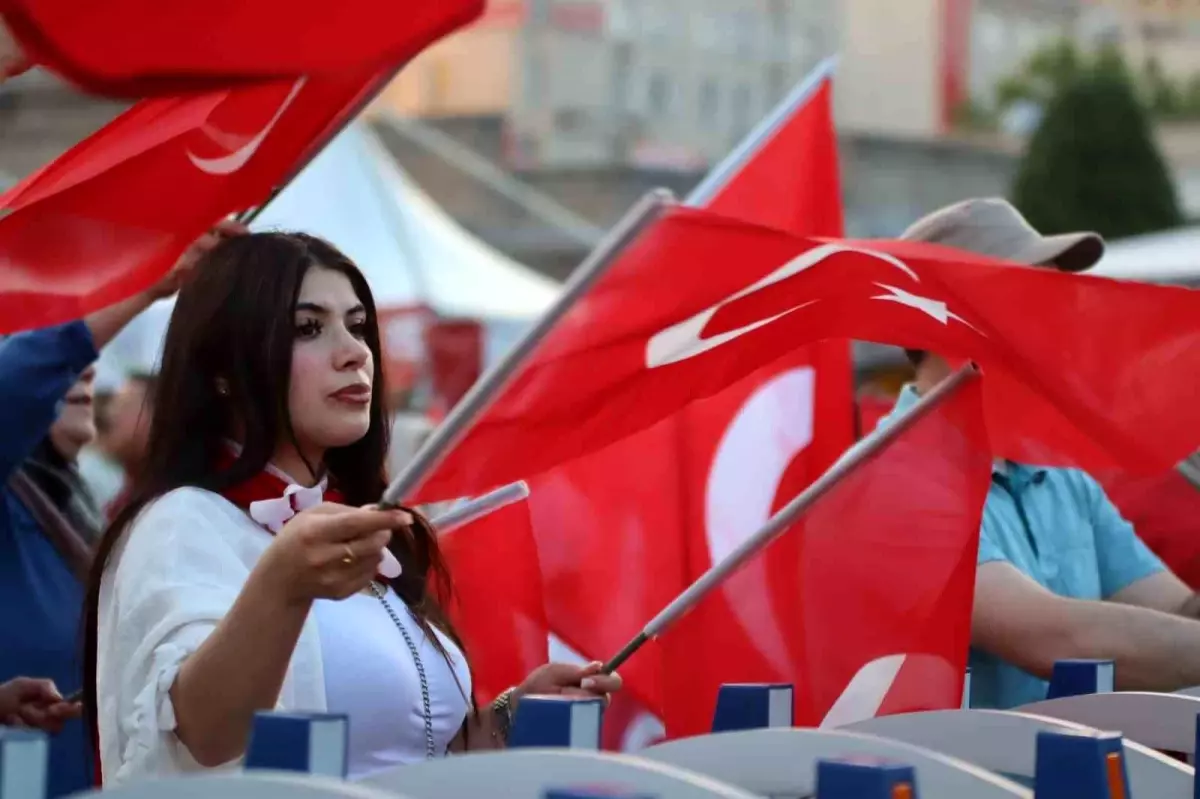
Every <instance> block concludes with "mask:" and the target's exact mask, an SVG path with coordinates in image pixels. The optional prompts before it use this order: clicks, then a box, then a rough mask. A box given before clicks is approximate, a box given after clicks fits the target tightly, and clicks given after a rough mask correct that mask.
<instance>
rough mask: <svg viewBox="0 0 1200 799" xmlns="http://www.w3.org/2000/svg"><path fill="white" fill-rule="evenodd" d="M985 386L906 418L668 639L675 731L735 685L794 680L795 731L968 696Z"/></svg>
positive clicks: (692, 726) (695, 727) (706, 721)
mask: <svg viewBox="0 0 1200 799" xmlns="http://www.w3.org/2000/svg"><path fill="white" fill-rule="evenodd" d="M980 383H981V381H980V380H979V379H972V380H969V381H968V382H966V383H964V384H962V385H960V386H959V387H958V388H957V389H956V390H954V391H953V392H951V393H950V394H949V395H947V396H945V397H944V398H943V399H942V400H941V401H940V402H938V403H937V404H936V405H935V406H934V407H932V408H930V409H929V410H928V411H927V412H926V413H924V414H922V415H920V416H918V417H917V418H916V420H915V421H914V422H912V423H911V424H910V425H908V426H906V427H904V428H897V431H898V437H897V438H895V439H893V440H892V441H891V442H890V443H888V444H887V445H886V446H885V447H883V448H881V449H880V450H879V451H877V452H876V453H875V454H874V455H872V456H870V457H869V458H868V459H867V460H866V461H865V462H863V463H862V464H860V465H858V467H857V468H855V469H853V470H852V471H850V472H849V473H848V474H847V475H846V477H844V478H843V479H842V480H841V481H840V482H839V483H837V484H836V485H835V486H834V487H833V488H832V489H831V490H829V491H828V492H827V493H825V494H824V495H822V496H821V497H820V498H819V499H817V500H816V501H815V503H814V504H813V505H812V506H811V507H810V508H809V509H808V511H807V512H806V513H804V514H803V515H802V516H801V518H800V519H798V520H797V521H796V523H795V524H793V525H792V526H791V528H790V529H789V530H788V531H787V532H785V533H784V534H783V535H782V536H781V537H780V538H779V539H777V540H775V541H774V542H773V543H772V544H770V545H769V546H768V547H767V548H766V549H764V550H763V551H762V552H760V553H759V554H757V555H756V556H754V557H753V558H751V560H750V561H748V562H747V563H746V564H745V565H744V566H743V568H742V569H741V570H739V572H738V573H736V574H735V575H733V577H732V578H731V579H730V580H729V581H728V582H726V583H725V584H724V585H723V586H722V587H721V588H720V589H718V590H717V591H716V592H714V593H712V594H710V595H709V596H707V597H706V598H704V599H703V600H701V602H700V603H699V604H698V605H697V606H696V607H695V608H694V609H693V610H692V611H691V612H690V613H688V614H687V615H685V616H684V617H683V618H682V619H680V620H679V621H678V622H677V623H676V624H675V626H674V627H672V628H671V629H670V630H668V631H667V632H666V633H664V635H663V636H662V639H661V640H660V641H659V643H660V645H661V652H662V656H663V658H664V664H663V670H664V673H665V674H668V675H670V678H669V679H664V680H663V685H664V697H663V700H664V704H665V714H666V715H665V717H666V720H667V734H668V736H669V737H672V738H674V737H679V736H687V735H696V734H700V733H703V732H706V731H708V729H709V728H710V726H711V723H712V713H713V709H714V707H715V702H716V695H717V690H718V689H719V688H720V686H721V685H722V684H723V683H730V682H786V683H792V684H793V685H794V687H795V708H794V711H795V723H796V725H798V726H817V725H820V724H822V723H824V724H828V725H835V724H843V723H849V722H851V721H855V720H860V719H863V718H871V717H873V716H876V715H883V714H888V713H901V712H909V711H916V710H928V709H939V708H947V707H958V706H959V705H960V702H961V698H962V688H963V674H964V672H965V669H966V659H967V649H968V645H969V643H970V625H971V603H972V595H973V591H974V582H975V556H976V551H977V549H978V546H979V524H980V517H981V515H982V512H983V503H984V500H985V498H986V496H987V491H988V486H989V483H990V479H991V463H992V459H991V454H990V452H989V450H988V442H987V433H986V430H985V427H984V419H983V413H982V403H981V399H982V398H981V385H980ZM724 511H725V512H726V513H727V514H729V515H730V516H737V515H738V514H739V513H741V514H743V515H745V516H751V517H755V516H757V515H761V512H760V511H756V508H755V503H750V504H749V505H747V506H744V507H742V508H740V509H739V508H738V507H735V506H732V505H730V506H729V507H727V508H725V509H724ZM761 521H762V520H761V519H760V518H747V519H744V520H738V519H732V520H731V521H729V522H728V523H729V524H738V523H743V524H745V525H747V526H755V525H759V524H761ZM690 552H691V554H692V560H691V562H690V563H691V566H692V568H693V570H695V571H697V572H698V571H703V570H704V569H706V568H707V567H708V566H709V563H708V561H707V559H705V558H704V557H703V556H702V555H700V551H699V548H692V549H690ZM731 652H732V653H735V655H736V656H731Z"/></svg>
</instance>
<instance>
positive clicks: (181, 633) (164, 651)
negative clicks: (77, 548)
mask: <svg viewBox="0 0 1200 799" xmlns="http://www.w3.org/2000/svg"><path fill="white" fill-rule="evenodd" d="M221 502H223V500H221V499H219V498H218V497H216V496H215V495H213V494H209V493H207V492H203V491H199V490H198V489H179V490H177V491H173V492H171V493H170V494H168V495H167V496H165V497H163V498H161V499H160V500H158V501H157V502H155V503H153V504H152V505H151V506H150V507H148V508H147V509H146V510H145V511H144V512H143V513H142V514H141V515H140V516H139V517H138V518H137V520H136V521H135V522H134V524H133V525H131V527H130V529H129V530H128V531H127V533H126V540H125V542H124V544H123V549H122V551H121V552H120V557H119V560H118V561H117V562H116V563H115V564H113V563H110V564H109V566H108V569H109V571H108V573H107V576H106V577H105V581H106V582H109V583H110V585H109V586H108V587H109V589H110V590H109V591H108V592H102V595H101V624H100V637H99V639H98V647H99V649H100V658H99V660H100V663H101V672H102V673H101V674H100V675H99V676H100V680H99V683H100V690H101V691H104V690H105V689H108V691H109V694H110V695H109V696H103V695H102V696H101V697H100V700H101V707H102V710H101V714H100V715H101V718H102V719H103V718H106V717H107V718H110V719H111V718H114V717H115V718H116V719H117V729H116V730H107V731H106V730H104V729H103V727H102V728H101V740H102V744H105V743H106V742H104V740H103V739H104V738H105V737H106V733H108V734H109V735H112V734H113V733H115V738H116V741H114V742H113V743H114V744H115V745H116V746H115V748H113V747H110V746H108V745H105V746H103V749H104V750H108V751H109V752H110V753H111V755H112V756H115V757H116V759H117V764H116V765H117V768H116V771H115V772H113V773H111V774H110V763H109V762H105V781H106V783H107V782H109V781H110V779H111V780H112V781H114V782H117V781H120V780H121V778H122V777H123V776H125V775H127V774H129V773H133V774H136V773H142V772H145V771H150V772H153V771H155V770H156V768H155V765H154V762H142V761H144V760H147V759H149V760H150V761H159V760H161V759H163V758H164V757H166V756H169V754H173V755H175V756H178V755H179V754H182V753H180V752H174V753H169V752H168V751H164V749H165V750H173V749H175V748H178V749H183V748H184V747H183V746H182V744H181V743H179V741H178V739H177V738H176V737H175V735H174V730H175V727H176V717H175V708H174V705H173V704H172V701H171V693H170V691H171V687H172V686H173V684H174V682H175V678H176V675H177V674H178V673H179V669H180V667H181V665H182V664H183V662H184V661H185V660H186V659H187V658H188V656H190V655H191V654H192V653H193V652H195V651H196V650H197V649H198V648H199V647H200V645H201V644H202V643H203V642H204V640H205V639H206V638H207V637H208V635H209V634H210V633H211V632H212V631H213V629H214V628H215V627H216V625H217V623H218V622H219V621H220V620H221V619H222V618H223V617H224V616H225V614H226V613H227V612H228V611H229V609H230V608H231V607H232V605H233V603H234V601H235V600H236V599H237V597H238V593H239V592H240V591H241V588H242V586H243V585H245V582H246V579H247V577H248V576H249V568H248V566H247V565H246V562H245V557H244V553H239V552H238V551H237V548H236V543H235V541H234V540H233V539H231V537H230V536H229V535H228V534H226V533H224V531H223V530H222V529H220V528H221V526H222V523H223V522H224V525H226V526H227V525H228V521H227V515H228V514H227V510H226V509H225V508H223V507H221V506H220V505H219V504H218V503H221ZM114 565H115V568H114ZM106 593H107V598H108V600H109V601H108V602H107V603H106V602H105V598H106V597H105V594H106ZM106 605H107V607H106ZM106 611H107V612H108V613H109V614H110V615H109V617H108V618H105V612H106ZM106 632H107V633H108V635H105V633H106ZM106 678H107V679H106ZM106 701H109V702H115V703H116V707H114V708H112V709H113V710H114V711H115V713H114V714H105V713H104V712H103V705H104V703H105V702H106ZM104 759H105V761H108V760H109V758H107V757H106V758H104ZM188 759H189V760H190V756H189V757H188Z"/></svg>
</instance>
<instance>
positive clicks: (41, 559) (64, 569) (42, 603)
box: [0, 322, 97, 797]
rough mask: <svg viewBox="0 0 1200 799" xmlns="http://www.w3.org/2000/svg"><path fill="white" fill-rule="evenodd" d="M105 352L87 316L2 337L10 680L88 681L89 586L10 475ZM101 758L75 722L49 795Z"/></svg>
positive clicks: (53, 766)
mask: <svg viewBox="0 0 1200 799" xmlns="http://www.w3.org/2000/svg"><path fill="white" fill-rule="evenodd" d="M96 357H97V353H96V347H95V344H94V343H93V341H92V335H91V331H90V330H89V329H88V327H87V325H85V324H84V323H83V322H72V323H70V324H66V325H61V326H59V327H51V328H45V329H41V330H34V331H29V332H25V333H18V334H16V335H13V336H10V337H8V338H6V339H4V340H3V341H0V641H2V642H3V644H2V645H0V681H5V680H9V679H11V678H13V677H19V676H26V677H45V678H49V679H52V680H54V682H55V683H56V684H57V685H58V689H59V690H60V691H62V693H63V694H64V695H67V694H70V693H72V692H74V691H75V690H77V689H78V688H79V687H80V683H81V673H82V661H81V659H80V654H81V652H82V646H81V644H82V640H83V639H82V635H81V633H82V630H81V628H80V612H81V610H82V608H83V586H81V585H80V584H79V581H78V579H77V578H76V577H75V575H74V574H73V573H72V572H71V570H70V568H69V567H68V565H67V564H66V562H65V561H64V560H63V559H62V557H60V556H59V554H58V550H56V549H55V548H54V546H53V545H52V544H51V543H50V542H49V541H48V540H47V539H46V537H45V536H44V535H42V533H41V532H40V531H39V529H38V527H37V524H36V523H35V522H34V518H33V516H32V515H31V514H30V512H29V511H28V510H27V509H26V508H25V506H24V505H22V504H21V503H20V502H19V501H18V500H17V498H16V497H15V496H14V495H13V493H12V491H11V490H9V488H8V480H9V478H10V477H12V475H13V473H14V472H15V471H16V470H17V469H18V468H19V467H20V466H21V464H22V463H23V462H24V461H25V459H26V458H28V457H29V455H30V454H31V453H32V452H33V451H34V450H35V449H36V448H37V446H38V445H39V444H40V443H41V441H42V440H43V439H44V438H45V437H46V435H47V433H48V432H49V430H50V426H51V425H52V424H53V423H54V420H55V418H56V416H57V405H58V403H59V401H60V400H62V399H63V397H65V396H66V395H67V392H68V391H70V389H71V386H73V385H74V384H75V381H76V380H78V379H79V375H80V374H81V373H82V372H83V370H84V369H86V368H87V366H88V364H90V363H92V362H93V361H94V360H96ZM92 762H93V758H92V756H91V745H90V743H89V741H88V736H87V734H86V732H85V727H84V724H83V722H82V721H80V720H74V721H71V722H69V723H68V724H67V725H66V727H65V728H64V729H63V731H62V733H60V734H59V735H56V736H54V737H53V738H52V739H51V746H50V782H49V795H50V796H52V797H55V796H62V795H64V794H68V793H73V792H76V791H80V790H83V789H85V788H87V787H90V786H91V784H92Z"/></svg>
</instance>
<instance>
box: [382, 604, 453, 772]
mask: <svg viewBox="0 0 1200 799" xmlns="http://www.w3.org/2000/svg"><path fill="white" fill-rule="evenodd" d="M371 593H372V594H374V595H375V598H376V599H378V600H379V601H380V603H382V604H383V608H384V610H386V611H387V613H388V615H389V616H391V617H392V622H393V623H394V624H395V625H396V629H397V630H399V631H400V634H401V635H402V636H404V643H406V644H408V651H409V652H411V653H412V659H413V663H414V664H416V667H417V677H418V678H420V680H421V705H422V708H421V709H422V711H423V712H424V714H425V759H426V760H432V759H433V758H434V757H435V756H436V754H437V746H436V745H435V744H434V741H433V711H432V710H430V706H429V680H428V679H427V678H426V677H425V664H424V663H422V662H421V655H420V653H419V652H418V651H417V645H416V643H415V642H414V641H413V639H412V636H411V635H409V633H408V628H406V627H405V626H404V623H403V622H401V621H400V617H399V616H398V615H396V611H395V610H393V609H392V605H391V603H390V602H388V601H387V590H386V589H384V588H380V587H379V583H377V582H375V581H374V580H372V581H371ZM404 608H405V610H407V611H408V614H409V615H410V616H412V617H413V618H414V619H416V616H415V615H414V614H413V612H412V608H410V607H408V604H407V603H405V605H404Z"/></svg>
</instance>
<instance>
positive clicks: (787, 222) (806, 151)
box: [704, 77, 843, 236]
mask: <svg viewBox="0 0 1200 799" xmlns="http://www.w3.org/2000/svg"><path fill="white" fill-rule="evenodd" d="M704 207H705V208H706V209H707V210H709V211H714V212H716V213H719V214H723V215H725V216H732V217H736V218H738V219H744V220H746V221H747V222H752V223H754V224H757V225H764V226H766V227H774V228H779V229H780V230H785V231H787V232H789V233H795V234H796V235H798V236H841V235H842V229H843V228H842V224H843V223H842V190H841V176H840V173H839V170H838V150H837V136H836V134H835V132H834V126H833V82H832V80H830V79H829V78H828V77H826V78H824V79H822V80H821V81H820V82H819V83H818V84H817V86H816V88H815V90H814V92H813V94H812V95H811V96H810V97H808V98H807V99H806V100H805V101H804V102H803V103H802V104H801V105H800V106H799V107H797V108H796V109H795V111H794V112H793V113H792V115H791V116H790V117H789V118H788V119H787V121H786V122H785V123H784V124H783V125H782V126H780V128H779V130H778V131H776V133H775V135H773V136H771V137H770V138H769V139H768V140H767V141H765V142H764V143H763V146H762V147H761V149H759V150H758V152H757V153H755V155H754V157H753V158H752V159H750V160H749V161H747V162H746V163H745V164H744V165H743V166H742V168H741V169H740V170H739V171H738V174H737V175H736V177H735V178H734V179H733V180H731V181H729V182H728V183H727V184H726V185H725V186H724V187H723V188H722V189H721V191H719V192H718V193H717V194H716V196H714V197H713V198H712V200H710V201H709V202H708V203H707V204H706V205H705V206H704Z"/></svg>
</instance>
